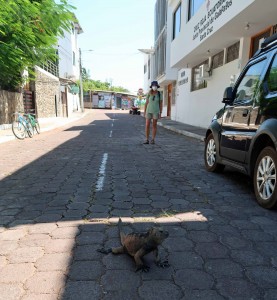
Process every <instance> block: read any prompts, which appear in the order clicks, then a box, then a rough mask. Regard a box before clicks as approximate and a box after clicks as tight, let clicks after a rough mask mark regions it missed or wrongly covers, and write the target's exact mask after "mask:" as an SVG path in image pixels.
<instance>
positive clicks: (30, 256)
mask: <svg viewBox="0 0 277 300" xmlns="http://www.w3.org/2000/svg"><path fill="white" fill-rule="evenodd" d="M43 255H44V250H43V248H42V247H23V248H18V249H16V250H14V251H13V252H12V253H11V254H10V255H8V256H7V257H8V260H9V262H10V263H13V264H15V263H32V262H36V261H37V260H38V259H39V258H40V257H42V256H43Z"/></svg>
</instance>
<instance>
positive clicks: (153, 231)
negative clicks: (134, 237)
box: [148, 227, 169, 244]
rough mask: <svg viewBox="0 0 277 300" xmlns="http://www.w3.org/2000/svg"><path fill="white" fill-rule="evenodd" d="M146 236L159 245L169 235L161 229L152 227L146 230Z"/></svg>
mask: <svg viewBox="0 0 277 300" xmlns="http://www.w3.org/2000/svg"><path fill="white" fill-rule="evenodd" d="M148 235H149V237H151V239H152V240H154V241H155V242H156V243H157V244H161V243H162V242H163V241H164V240H165V239H166V238H167V237H168V235H169V233H168V231H166V230H164V229H163V228H162V227H152V228H150V229H149V230H148Z"/></svg>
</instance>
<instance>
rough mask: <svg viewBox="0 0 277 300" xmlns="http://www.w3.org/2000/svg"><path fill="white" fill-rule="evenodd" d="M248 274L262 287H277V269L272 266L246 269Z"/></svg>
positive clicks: (251, 279) (252, 280)
mask: <svg viewBox="0 0 277 300" xmlns="http://www.w3.org/2000/svg"><path fill="white" fill-rule="evenodd" d="M246 276H247V277H248V278H249V279H250V281H251V282H253V283H255V284H257V285H258V286H259V287H261V288H276V287H277V281H276V278H277V270H276V269H273V268H272V267H265V266H255V267H248V268H247V269H246Z"/></svg>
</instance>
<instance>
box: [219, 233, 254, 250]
mask: <svg viewBox="0 0 277 300" xmlns="http://www.w3.org/2000/svg"><path fill="white" fill-rule="evenodd" d="M220 242H221V243H222V244H223V245H225V246H227V247H228V248H230V249H234V250H236V249H252V248H253V245H252V243H251V242H250V241H249V240H247V239H244V238H239V237H236V236H230V235H229V236H228V235H227V236H221V237H220Z"/></svg>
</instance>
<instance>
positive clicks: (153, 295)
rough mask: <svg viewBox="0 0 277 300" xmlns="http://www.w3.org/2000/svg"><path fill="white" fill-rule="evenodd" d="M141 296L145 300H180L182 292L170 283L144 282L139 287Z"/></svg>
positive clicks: (158, 281) (161, 281) (163, 281)
mask: <svg viewBox="0 0 277 300" xmlns="http://www.w3.org/2000/svg"><path fill="white" fill-rule="evenodd" d="M139 295H140V296H141V297H142V298H143V299H153V300H155V299H157V300H160V299H180V298H181V296H182V291H181V290H180V288H178V287H176V285H174V284H173V283H171V282H170V281H165V280H152V281H145V282H143V284H142V286H140V287H139Z"/></svg>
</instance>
